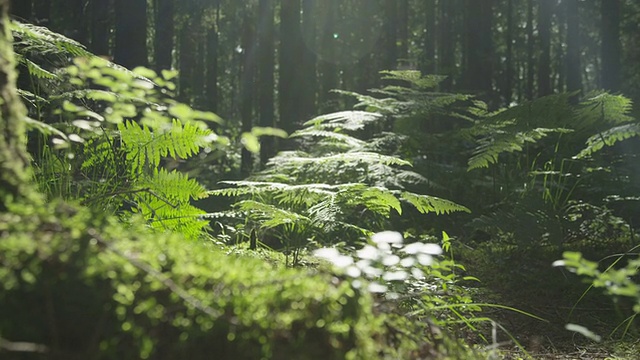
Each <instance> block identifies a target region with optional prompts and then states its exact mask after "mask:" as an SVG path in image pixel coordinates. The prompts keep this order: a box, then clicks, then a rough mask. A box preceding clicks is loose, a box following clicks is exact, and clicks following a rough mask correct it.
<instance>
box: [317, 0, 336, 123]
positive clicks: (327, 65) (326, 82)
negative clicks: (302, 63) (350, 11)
mask: <svg viewBox="0 0 640 360" xmlns="http://www.w3.org/2000/svg"><path fill="white" fill-rule="evenodd" d="M325 1H326V2H327V4H326V6H327V8H328V10H327V16H326V18H325V19H324V20H325V21H324V23H323V26H322V27H321V28H322V30H323V31H322V34H321V38H320V42H321V44H320V49H321V51H322V54H323V55H324V57H323V58H322V59H321V61H320V64H319V68H320V69H319V70H320V73H321V80H322V81H321V86H320V111H322V112H329V111H332V110H335V108H336V106H335V104H334V102H335V99H336V97H335V95H334V94H332V93H331V90H334V89H336V88H337V87H338V81H339V80H338V66H337V65H336V63H335V62H333V61H332V59H333V56H332V55H333V53H334V52H335V50H334V45H333V40H334V38H333V34H334V33H335V27H336V26H335V25H336V18H337V14H338V3H337V1H336V0H325Z"/></svg>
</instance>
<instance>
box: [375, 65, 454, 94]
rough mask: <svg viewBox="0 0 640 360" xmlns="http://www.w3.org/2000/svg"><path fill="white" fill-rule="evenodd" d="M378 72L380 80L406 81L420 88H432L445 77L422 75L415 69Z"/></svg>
mask: <svg viewBox="0 0 640 360" xmlns="http://www.w3.org/2000/svg"><path fill="white" fill-rule="evenodd" d="M380 74H381V75H382V80H395V81H406V82H408V83H409V84H411V85H414V86H416V87H418V88H419V89H422V90H426V89H433V88H435V87H436V86H438V84H440V83H441V82H442V81H444V80H445V79H446V78H447V77H446V76H442V75H422V73H421V72H420V71H417V70H384V71H381V72H380ZM403 89H407V88H403Z"/></svg>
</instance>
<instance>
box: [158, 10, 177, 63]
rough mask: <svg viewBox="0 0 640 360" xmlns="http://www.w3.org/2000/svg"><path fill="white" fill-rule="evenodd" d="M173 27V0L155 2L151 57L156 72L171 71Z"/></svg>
mask: <svg viewBox="0 0 640 360" xmlns="http://www.w3.org/2000/svg"><path fill="white" fill-rule="evenodd" d="M174 27H175V24H174V0H155V29H156V32H155V37H154V39H153V47H154V56H153V57H154V63H155V69H156V71H161V70H167V69H171V65H172V63H173V61H172V52H173V34H174Z"/></svg>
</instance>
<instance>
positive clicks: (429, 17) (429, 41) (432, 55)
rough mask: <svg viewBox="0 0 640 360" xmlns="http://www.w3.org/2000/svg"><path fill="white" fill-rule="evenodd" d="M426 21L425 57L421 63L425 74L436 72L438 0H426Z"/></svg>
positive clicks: (421, 68)
mask: <svg viewBox="0 0 640 360" xmlns="http://www.w3.org/2000/svg"><path fill="white" fill-rule="evenodd" d="M425 11H426V14H425V15H426V17H425V19H426V22H425V34H424V58H423V59H422V64H421V65H420V70H421V71H422V73H423V74H435V73H436V41H437V38H438V37H437V34H436V1H435V0H425Z"/></svg>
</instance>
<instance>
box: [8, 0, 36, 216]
mask: <svg viewBox="0 0 640 360" xmlns="http://www.w3.org/2000/svg"><path fill="white" fill-rule="evenodd" d="M8 12H9V1H8V0H0V99H2V101H0V211H5V210H6V209H7V204H8V203H9V202H15V201H22V200H24V199H27V198H31V197H32V196H34V195H33V194H34V192H33V190H32V188H31V186H30V176H29V174H28V164H29V160H28V156H27V152H26V143H25V132H26V130H25V122H24V116H25V115H26V110H25V108H24V105H23V104H22V102H21V101H20V97H19V96H18V92H17V89H16V78H17V74H16V71H15V67H16V62H15V59H14V53H13V47H12V38H11V30H10V29H9V14H8Z"/></svg>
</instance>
